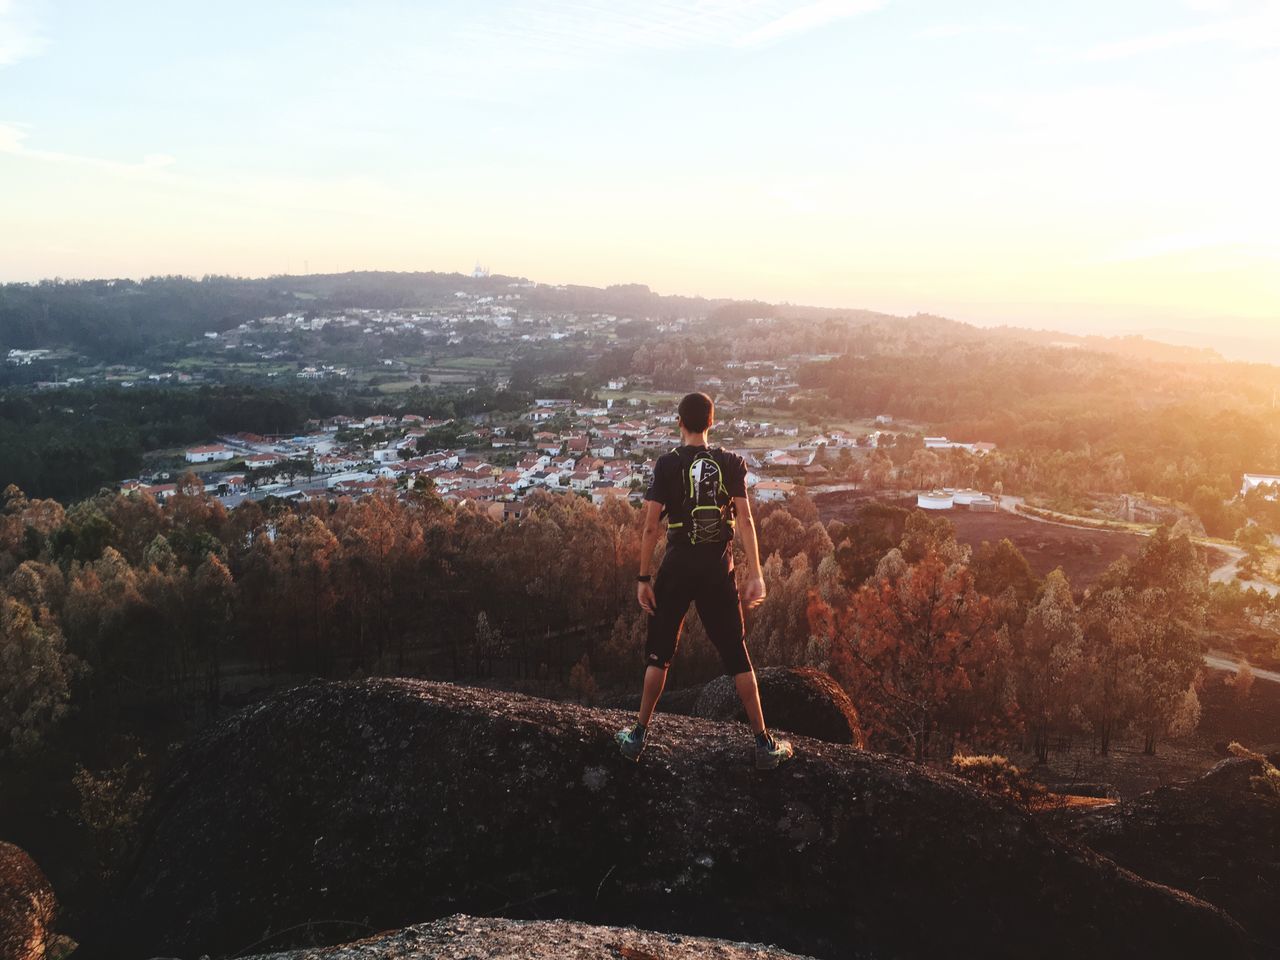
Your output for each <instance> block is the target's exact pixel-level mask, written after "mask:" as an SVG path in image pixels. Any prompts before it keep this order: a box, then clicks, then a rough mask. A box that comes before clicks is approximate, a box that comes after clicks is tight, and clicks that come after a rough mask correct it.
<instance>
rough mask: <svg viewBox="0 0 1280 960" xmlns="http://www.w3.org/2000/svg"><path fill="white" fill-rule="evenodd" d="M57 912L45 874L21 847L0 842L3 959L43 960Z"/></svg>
mask: <svg viewBox="0 0 1280 960" xmlns="http://www.w3.org/2000/svg"><path fill="white" fill-rule="evenodd" d="M57 912H58V901H57V898H56V897H54V895H53V887H52V886H50V884H49V880H48V878H47V877H46V876H45V875H44V871H43V870H41V869H40V867H39V866H37V865H36V862H35V861H34V860H32V859H31V857H30V856H28V855H27V852H26V851H25V850H23V849H22V848H21V847H15V846H14V845H13V844H12V843H4V842H3V841H0V957H2V958H4V960H44V957H45V955H46V953H47V952H48V951H49V948H50V947H51V946H53V945H54V943H55V939H56V938H55V936H54V934H53V930H52V928H53V920H54V917H55V916H56V915H57Z"/></svg>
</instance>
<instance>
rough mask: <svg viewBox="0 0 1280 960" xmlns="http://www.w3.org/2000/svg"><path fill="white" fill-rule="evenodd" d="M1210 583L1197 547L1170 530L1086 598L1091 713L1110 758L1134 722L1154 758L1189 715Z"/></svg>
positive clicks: (1112, 569) (1156, 536)
mask: <svg viewBox="0 0 1280 960" xmlns="http://www.w3.org/2000/svg"><path fill="white" fill-rule="evenodd" d="M1207 583H1208V578H1207V575H1206V573H1205V570H1204V565H1203V563H1202V562H1201V560H1200V555H1199V553H1198V552H1197V550H1196V548H1195V546H1194V545H1193V544H1192V543H1191V542H1190V540H1189V539H1188V538H1187V537H1185V536H1177V537H1172V536H1170V535H1169V531H1168V530H1167V529H1166V528H1163V527H1162V528H1160V529H1159V530H1157V531H1156V533H1155V534H1153V535H1152V536H1151V537H1150V538H1149V539H1148V540H1147V542H1146V543H1145V544H1144V545H1143V548H1142V550H1141V552H1139V554H1138V556H1137V557H1135V558H1134V559H1133V561H1132V562H1130V561H1129V560H1127V559H1126V558H1121V559H1120V560H1117V561H1116V562H1115V563H1114V564H1112V565H1111V567H1110V568H1108V570H1107V571H1106V573H1104V574H1103V576H1102V577H1101V578H1099V580H1098V581H1097V582H1096V583H1095V584H1094V586H1093V588H1092V589H1091V590H1090V592H1089V594H1088V596H1087V597H1086V598H1085V604H1084V609H1083V621H1084V635H1085V644H1084V647H1085V657H1086V660H1087V662H1088V671H1089V677H1090V683H1089V689H1088V690H1087V691H1086V694H1085V698H1084V699H1085V710H1086V713H1087V714H1088V715H1089V717H1090V719H1091V722H1092V723H1093V725H1094V732H1095V734H1096V735H1097V736H1098V738H1099V744H1100V747H1101V750H1102V752H1103V753H1104V754H1105V753H1106V752H1107V751H1108V749H1109V746H1110V742H1111V737H1112V734H1113V733H1114V731H1115V729H1116V728H1117V727H1118V726H1120V725H1123V724H1124V723H1126V722H1128V721H1132V722H1133V723H1134V724H1135V725H1136V726H1137V727H1138V729H1139V730H1141V731H1142V734H1143V752H1145V753H1148V754H1150V753H1154V752H1155V745H1156V741H1157V740H1158V739H1159V738H1160V737H1161V736H1163V735H1165V734H1166V733H1167V732H1168V731H1169V729H1170V727H1171V725H1172V724H1173V723H1174V721H1175V719H1176V718H1177V716H1178V715H1179V713H1180V711H1182V710H1183V707H1184V702H1185V700H1186V691H1187V689H1188V688H1189V687H1190V686H1191V684H1192V682H1193V681H1194V680H1195V678H1196V676H1197V674H1198V672H1199V670H1200V663H1201V652H1200V629H1201V627H1202V625H1203V623H1204V617H1205V598H1206V592H1207Z"/></svg>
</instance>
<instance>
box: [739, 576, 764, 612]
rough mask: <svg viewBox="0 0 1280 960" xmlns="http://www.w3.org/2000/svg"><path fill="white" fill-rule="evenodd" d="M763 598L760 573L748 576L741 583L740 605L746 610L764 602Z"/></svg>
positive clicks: (762, 584)
mask: <svg viewBox="0 0 1280 960" xmlns="http://www.w3.org/2000/svg"><path fill="white" fill-rule="evenodd" d="M764 598H765V589H764V577H763V576H762V575H760V574H757V575H756V576H754V577H749V578H748V579H747V582H746V583H744V584H743V585H742V605H743V606H744V607H746V608H747V609H748V610H754V609H755V608H756V607H758V606H760V604H762V603H764Z"/></svg>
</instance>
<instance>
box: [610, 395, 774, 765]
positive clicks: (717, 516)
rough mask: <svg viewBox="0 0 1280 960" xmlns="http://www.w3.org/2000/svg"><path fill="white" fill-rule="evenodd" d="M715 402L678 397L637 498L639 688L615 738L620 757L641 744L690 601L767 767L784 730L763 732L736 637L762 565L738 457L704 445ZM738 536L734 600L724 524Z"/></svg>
mask: <svg viewBox="0 0 1280 960" xmlns="http://www.w3.org/2000/svg"><path fill="white" fill-rule="evenodd" d="M714 416H715V405H714V404H713V403H712V400H711V398H710V397H709V396H707V395H706V394H705V393H691V394H689V395H688V396H686V397H685V398H684V399H683V400H681V401H680V407H679V424H680V446H679V447H677V448H676V449H674V450H672V451H671V452H670V453H665V454H663V455H662V456H661V457H659V458H658V462H657V463H656V464H655V465H654V470H653V483H652V485H651V486H650V487H649V490H648V492H647V493H646V494H645V495H644V499H645V518H644V534H643V536H642V539H641V541H640V576H639V577H637V578H636V579H637V580H638V581H639V582H638V584H637V585H636V598H637V599H638V600H639V601H640V606H641V607H643V608H644V610H645V612H646V613H647V614H649V636H648V639H647V641H646V642H645V661H646V667H645V674H644V690H643V693H642V695H641V698H640V716H639V717H638V719H637V721H636V723H635V724H634V725H633V726H630V727H624V728H623V729H622V730H619V731H618V735H617V741H618V747H619V748H620V749H621V750H622V755H623V756H624V757H626V758H627V759H629V760H637V759H639V757H640V753H641V751H642V750H644V742H645V734H646V732H647V731H648V728H649V720H650V719H651V718H652V716H653V710H654V707H656V706H657V705H658V698H659V697H660V696H661V695H662V688H663V686H664V684H666V682H667V669H668V668H669V667H670V666H671V660H672V658H673V657H674V656H675V653H676V647H677V646H678V645H679V642H680V628H681V626H682V625H683V624H684V618H685V614H686V613H688V611H689V604H690V603H692V604H694V605H695V606H696V607H697V608H698V617H699V618H700V619H701V620H702V625H703V627H705V628H706V631H707V637H708V638H709V639H710V640H711V642H712V643H713V644H714V645H715V648H716V650H717V651H718V652H719V654H720V659H721V660H722V661H723V663H724V667H725V672H726V673H729V674H732V675H733V681H734V685H735V686H736V687H737V689H738V696H739V697H740V698H741V699H742V706H743V708H744V709H745V710H746V714H747V720H748V722H749V723H750V724H751V729H752V731H753V732H754V733H755V735H756V768H757V769H760V770H769V769H772V768H773V767H776V766H778V764H780V763H783V762H785V761H787V760H789V759H791V757H792V755H793V753H794V751H793V750H792V747H791V744H790V743H788V742H787V741H786V740H779V739H777V738H775V737H773V736H772V735H770V733H769V731H768V729H767V728H766V727H765V725H764V712H763V711H762V710H761V709H760V691H759V688H758V687H757V686H756V674H755V671H754V670H753V669H752V668H751V658H750V657H748V656H747V645H746V642H745V640H744V637H745V633H746V631H745V630H744V628H743V623H742V604H743V603H746V605H747V607H749V608H750V607H756V606H759V604H760V603H761V601H763V600H764V594H765V590H764V575H763V574H762V573H761V572H760V551H759V547H758V546H757V544H756V527H755V522H754V521H753V520H752V517H751V503H750V501H749V500H748V499H747V486H746V480H747V465H746V463H745V462H744V461H743V459H742V458H741V457H740V456H738V455H737V454H735V453H731V452H730V451H728V450H724V449H722V448H720V447H708V446H707V431H708V430H709V429H711V424H712V423H713V421H714ZM663 518H665V519H666V521H667V549H666V552H665V553H664V554H663V556H662V565H661V567H660V568H659V569H658V575H657V577H656V578H655V577H654V576H653V575H652V573H651V567H652V564H653V550H654V547H656V546H657V543H658V536H659V535H660V533H661V527H660V522H661V521H662V519H663ZM735 529H737V531H738V535H739V536H740V537H741V538H742V543H743V548H744V552H745V553H746V557H747V578H746V582H745V583H744V585H743V588H742V597H741V600H739V596H738V585H737V582H736V578H735V576H734V567H733V538H734V530H735Z"/></svg>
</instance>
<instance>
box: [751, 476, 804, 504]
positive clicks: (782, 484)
mask: <svg viewBox="0 0 1280 960" xmlns="http://www.w3.org/2000/svg"><path fill="white" fill-rule="evenodd" d="M796 490H797V487H796V485H795V484H794V483H788V482H787V481H786V480H761V481H760V482H759V483H757V484H756V485H755V488H754V491H755V495H756V499H757V500H759V501H761V502H764V501H768V500H785V499H787V497H789V496H791V495H792V494H793V493H795V492H796Z"/></svg>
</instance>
